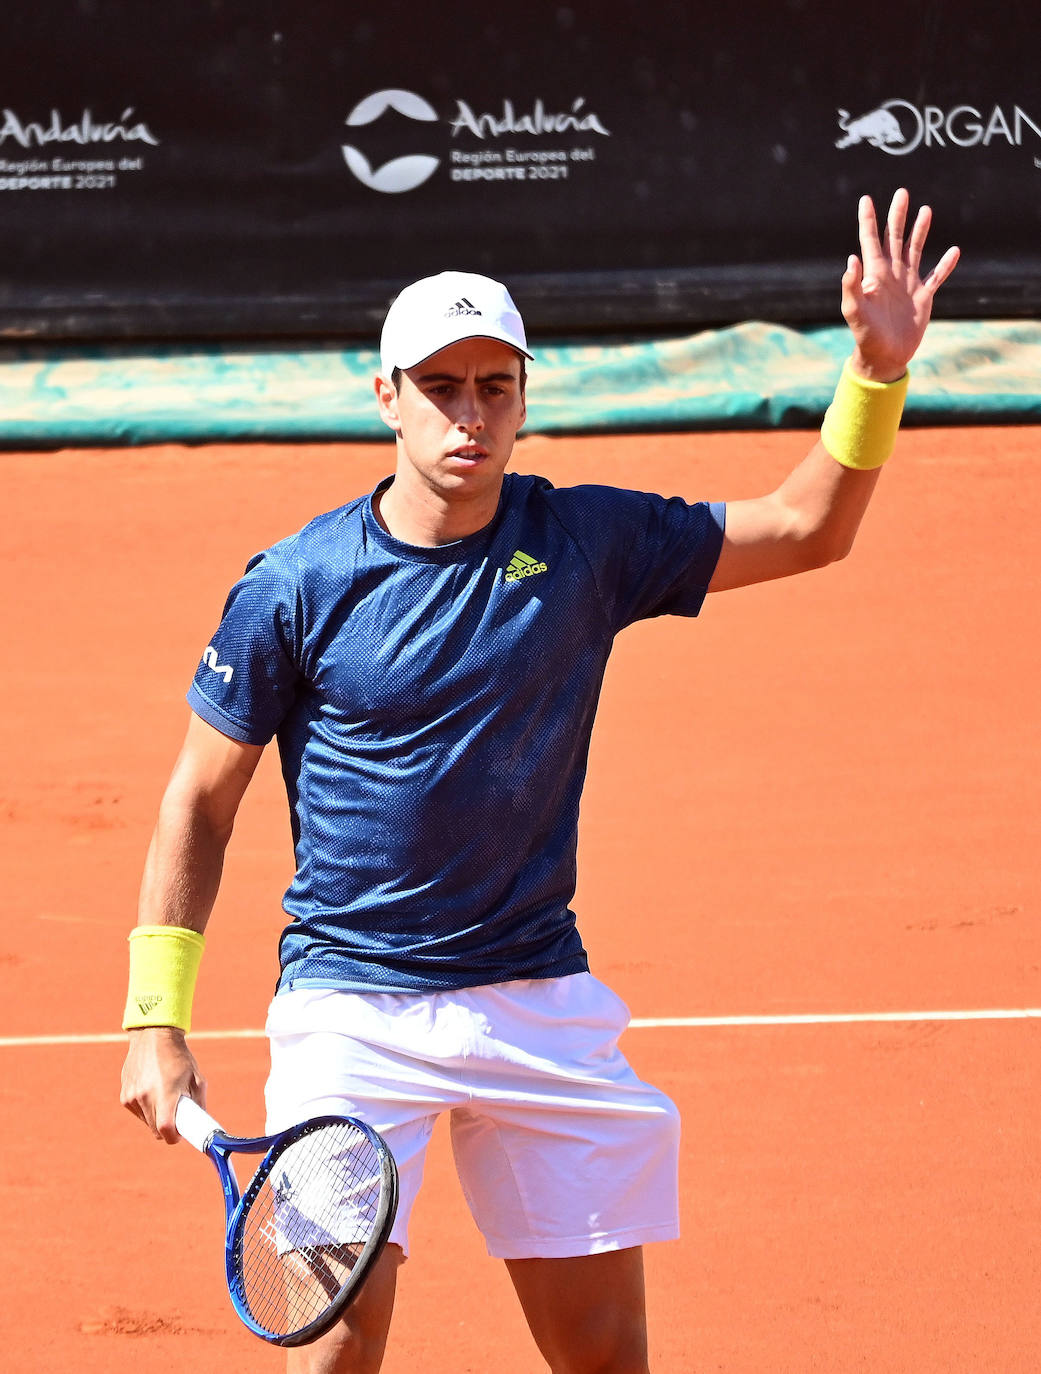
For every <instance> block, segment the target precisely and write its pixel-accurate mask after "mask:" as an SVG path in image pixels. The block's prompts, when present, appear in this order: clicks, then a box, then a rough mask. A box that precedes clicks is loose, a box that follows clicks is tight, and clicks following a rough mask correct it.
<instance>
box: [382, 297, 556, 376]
mask: <svg viewBox="0 0 1041 1374" xmlns="http://www.w3.org/2000/svg"><path fill="white" fill-rule="evenodd" d="M462 339H498V340H500V341H501V342H502V343H504V344H509V346H510V347H511V348H515V349H516V350H517V352H518V353H523V354H524V356H525V357H526V358H530V357H531V356H532V355H531V354H530V353H529V352H528V343H527V340H526V339H525V337H524V321H523V320H522V319H521V317H520V312H519V311H518V309H517V307H516V306H515V305H514V303H513V300H512V298H511V296H510V293H509V292H508V291H507V290H506V288H505V286H503V284H502V282H498V281H492V279H491V278H490V277H482V276H480V275H478V274H477V273H476V272H440V273H438V275H437V276H436V277H424V278H423V279H422V280H421V281H416V282H413V283H412V285H411V286H406V287H405V289H404V291H402V292H401V294H400V295H399V296H398V297H397V299H396V300H395V301H394V303H393V305H392V306H391V307H390V309H389V310H388V311H387V318H386V319H385V320H384V322H383V334H382V337H381V338H380V366H381V368H382V373H383V376H384V377H390V375H391V373H392V372H393V371H394V369H395V368H396V367H400V368H401V369H402V370H404V369H405V368H409V367H415V366H416V364H417V363H421V362H422V361H423V359H424V358H429V357H430V356H431V355H432V354H434V353H439V352H440V351H441V349H442V348H447V347H448V346H449V344H454V343H459V342H460V340H462Z"/></svg>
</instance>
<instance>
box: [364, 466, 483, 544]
mask: <svg viewBox="0 0 1041 1374" xmlns="http://www.w3.org/2000/svg"><path fill="white" fill-rule="evenodd" d="M501 490H502V483H501V482H500V483H499V485H498V486H497V487H496V488H495V489H494V490H493V491H492V490H490V491H483V492H475V493H473V494H472V495H471V494H469V493H468V494H466V495H465V496H464V495H461V494H453V495H452V496H450V497H448V496H445V495H444V494H442V493H441V492H438V491H432V490H430V489H428V488H426V487H420V488H418V489H413V488H412V486H411V484H409V483H408V482H407V481H404V482H403V481H402V475H401V473H400V472H399V473H398V475H397V476H396V477H395V478H394V481H393V482H392V483H391V484H390V486H389V487H387V488H386V489H385V490H384V491H381V492H378V493H377V495H376V496H375V497H374V499H373V509H374V510H375V512H376V518H377V519H378V520H379V522H380V524H381V525H382V526H383V528H384V529H385V530H386V531H387V533H388V534H390V535H392V536H393V537H394V538H395V539H398V540H400V541H401V543H403V544H414V545H416V546H417V547H418V548H426V549H434V548H437V547H438V546H439V545H441V544H454V543H455V542H456V541H457V540H459V539H465V538H466V536H467V535H468V534H476V533H477V532H478V530H483V529H484V527H485V526H486V525H490V524H491V522H492V521H493V520H494V519H495V512H496V511H497V510H498V509H499V493H500V492H501Z"/></svg>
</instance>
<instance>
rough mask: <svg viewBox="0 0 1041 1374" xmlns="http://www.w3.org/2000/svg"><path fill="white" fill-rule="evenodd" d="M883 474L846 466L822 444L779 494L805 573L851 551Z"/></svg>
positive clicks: (775, 498) (779, 502) (782, 487)
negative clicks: (837, 460) (808, 569)
mask: <svg viewBox="0 0 1041 1374" xmlns="http://www.w3.org/2000/svg"><path fill="white" fill-rule="evenodd" d="M878 476H879V469H877V468H876V469H874V470H872V471H869V472H862V471H858V470H856V469H853V468H847V467H844V466H843V465H842V464H841V463H838V462H836V461H835V459H834V458H833V457H832V456H831V454H830V453H829V452H828V450H827V449H826V448H825V447H824V445H823V443H818V444H816V445H815V446H814V448H813V449H812V450H811V452H810V453H809V454H808V455H807V457H806V458H805V459H804V460H803V461H802V462H801V463H800V464H799V466H798V467H797V468H796V469H795V470H794V472H792V473H791V474H790V475H789V476H788V477H787V478H786V479H785V481H784V482H783V483H782V484H781V486H780V487H779V488H778V490H777V491H776V492H775V493H774V498H773V499H774V500H775V501H777V502H778V504H779V505H780V506H781V507H782V508H783V509H784V511H785V512H786V517H785V518H786V519H787V521H788V523H789V527H790V529H791V534H792V539H793V541H794V544H795V546H796V547H797V548H798V549H799V550H800V551H801V561H802V563H803V565H804V566H805V567H807V568H820V567H824V566H825V565H826V564H828V563H834V562H836V561H837V560H838V559H840V558H845V556H846V555H847V554H848V553H849V551H850V549H851V548H852V547H853V542H854V540H855V539H856V535H857V531H858V530H859V528H860V524H861V521H862V520H863V518H864V513H865V512H866V510H867V508H868V505H869V504H870V501H871V497H872V495H873V494H874V491H875V487H876V486H877V485H878Z"/></svg>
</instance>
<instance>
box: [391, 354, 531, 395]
mask: <svg viewBox="0 0 1041 1374" xmlns="http://www.w3.org/2000/svg"><path fill="white" fill-rule="evenodd" d="M517 357H518V358H520V389H521V391H523V390H524V387H525V384H526V383H527V380H528V365H527V359H526V358H522V357H521V355H520V354H519V353H518V354H517ZM390 380H391V382H392V383H393V384H394V390H395V391H400V390H401V368H400V367H395V368H392V369H391V373H390Z"/></svg>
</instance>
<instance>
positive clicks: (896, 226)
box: [882, 187, 911, 262]
mask: <svg viewBox="0 0 1041 1374" xmlns="http://www.w3.org/2000/svg"><path fill="white" fill-rule="evenodd" d="M910 203H911V197H910V196H909V195H908V193H907V191H906V190H905V189H904V188H903V187H901V188H900V189H899V190H898V191H897V192H896V193H895V194H894V196H893V199H892V201H891V203H890V206H889V218H888V219H887V220H886V237H885V242H884V244H883V245H882V252H883V255H884V256H885V257H888V258H889V260H890V262H903V260H904V226H905V224H906V223H907V207H908V206H909V205H910Z"/></svg>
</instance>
